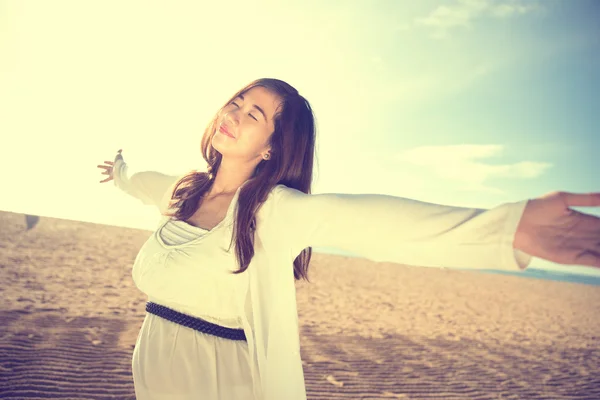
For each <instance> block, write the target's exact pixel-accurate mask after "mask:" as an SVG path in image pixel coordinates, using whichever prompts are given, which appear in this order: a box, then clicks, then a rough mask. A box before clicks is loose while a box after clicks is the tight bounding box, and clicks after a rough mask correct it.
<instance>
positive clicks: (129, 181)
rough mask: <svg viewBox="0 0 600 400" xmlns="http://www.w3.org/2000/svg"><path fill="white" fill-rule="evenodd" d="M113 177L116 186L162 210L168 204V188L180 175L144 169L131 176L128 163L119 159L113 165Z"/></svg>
mask: <svg viewBox="0 0 600 400" xmlns="http://www.w3.org/2000/svg"><path fill="white" fill-rule="evenodd" d="M113 178H114V182H115V186H116V187H118V188H119V189H121V190H123V191H124V192H125V193H128V194H130V195H131V196H133V197H135V198H137V199H139V200H141V201H142V202H143V203H144V204H148V205H153V206H155V207H157V208H158V209H159V210H160V211H161V212H162V211H164V210H166V208H167V206H168V201H169V198H168V197H167V190H168V189H169V188H170V187H171V185H173V184H175V182H176V181H177V180H178V178H179V176H175V175H165V174H163V173H160V172H156V171H143V172H136V173H134V174H133V175H132V176H131V177H130V176H129V175H128V171H127V163H125V161H123V160H122V159H118V160H116V161H115V163H114V166H113Z"/></svg>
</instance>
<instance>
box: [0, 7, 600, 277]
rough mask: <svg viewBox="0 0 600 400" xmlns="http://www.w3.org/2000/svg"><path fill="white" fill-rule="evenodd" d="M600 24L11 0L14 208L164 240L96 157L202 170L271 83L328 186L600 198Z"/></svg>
mask: <svg viewBox="0 0 600 400" xmlns="http://www.w3.org/2000/svg"><path fill="white" fill-rule="evenodd" d="M599 18H600V3H598V2H596V1H594V0H585V1H584V0H560V1H557V0H545V1H533V0H531V1H516V0H514V1H511V0H505V1H501V0H498V1H491V0H449V1H430V0H421V1H418V2H416V1H409V0H405V1H400V0H397V1H393V0H389V1H376V0H371V1H333V0H328V1H315V0H308V1H307V0H302V1H285V2H278V1H264V0H256V1H252V2H248V1H237V0H236V1H228V2H226V3H221V2H212V3H210V4H209V3H208V2H199V1H169V2H166V1H164V2H159V1H139V0H137V1H115V0H108V1H102V2H82V1H79V0H72V1H65V0H54V1H52V2H48V1H27V2H22V1H17V0H14V1H6V0H4V1H3V0H0V59H1V60H2V62H0V132H1V136H2V146H0V179H1V180H0V182H2V184H3V187H4V190H3V191H2V193H3V194H2V196H0V210H4V211H12V212H19V213H30V214H37V215H42V216H52V217H57V218H66V219H72V220H81V221H89V222H95V223H102V224H109V225H119V226H128V227H135V228H141V229H149V230H153V229H154V228H155V225H156V223H157V222H158V219H159V216H158V213H157V211H156V210H155V209H153V208H152V206H146V205H143V204H142V203H141V202H139V200H136V199H134V198H132V197H130V196H129V195H127V194H125V193H123V192H121V191H120V190H119V189H117V188H116V187H114V185H113V182H112V181H111V182H108V183H99V182H100V180H103V179H104V178H105V177H106V175H102V174H101V173H100V172H101V170H100V169H98V168H97V165H98V164H103V162H104V161H105V160H113V159H114V156H115V154H116V151H117V150H118V149H121V148H122V149H123V157H124V159H125V161H126V162H127V163H128V165H129V170H130V173H135V172H137V171H144V170H156V171H160V172H163V173H166V174H178V173H184V172H187V171H189V170H191V169H198V170H205V169H206V165H205V163H204V160H203V159H202V156H201V155H200V141H201V138H202V134H203V132H204V129H205V127H206V125H207V124H208V122H209V121H210V120H211V118H212V117H213V116H214V114H215V113H216V112H217V111H218V108H219V107H220V106H221V105H222V104H223V103H224V102H225V101H226V100H227V99H228V98H229V97H230V96H231V95H232V94H233V93H234V92H235V91H237V90H238V89H239V88H241V87H242V86H244V85H246V84H247V83H249V82H251V81H253V80H255V79H258V78H265V77H270V78H277V79H282V80H284V81H286V82H288V83H289V84H291V85H292V86H294V87H295V88H296V89H298V91H299V92H300V94H302V95H303V96H304V97H305V98H306V99H308V101H309V102H310V104H311V106H312V108H313V110H314V113H315V117H316V124H317V160H316V164H315V175H314V180H313V188H312V193H378V194H388V195H393V196H400V197H407V198H412V199H417V200H422V201H427V202H433V203H439V204H446V205H454V206H461V207H478V208H492V207H495V206H498V205H500V204H502V203H506V202H516V201H521V200H523V199H532V198H536V197H539V196H541V195H543V194H546V193H548V192H551V191H554V190H562V191H568V192H574V193H587V192H597V191H600V179H599V178H598V177H597V173H598V171H599V170H600V161H599V157H598V149H600V129H599V128H600V116H599V114H600V25H598V23H597V21H598V20H599ZM576 209H577V210H578V211H581V212H586V213H589V214H594V215H600V210H598V208H576ZM531 265H532V266H537V267H542V268H548V269H553V270H560V271H563V270H566V269H568V271H571V272H573V271H578V272H581V273H595V272H597V271H596V270H594V271H592V269H591V268H587V267H576V266H575V267H573V266H561V265H558V264H554V263H550V262H546V261H543V260H539V259H537V258H534V260H533V262H532V264H531Z"/></svg>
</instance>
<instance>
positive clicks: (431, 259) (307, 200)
mask: <svg viewBox="0 0 600 400" xmlns="http://www.w3.org/2000/svg"><path fill="white" fill-rule="evenodd" d="M273 191H274V193H273V195H274V202H273V207H272V211H271V212H270V214H271V215H270V216H269V219H272V221H271V222H272V223H273V224H272V225H271V226H272V227H273V231H272V232H271V234H272V235H273V236H277V240H280V241H285V242H287V246H288V248H289V249H290V250H291V251H292V254H293V255H295V256H296V255H298V254H299V253H300V252H301V251H302V250H303V249H304V248H306V247H309V246H319V247H321V246H323V247H334V248H339V249H342V250H346V251H349V252H352V253H356V254H359V255H361V256H363V257H365V258H368V259H370V260H373V261H377V262H379V261H387V262H394V263H400V264H408V265H414V266H430V267H455V268H477V269H504V270H522V269H525V268H526V267H527V266H528V265H529V263H530V262H531V258H532V257H531V256H530V255H528V254H526V253H524V252H522V251H520V250H517V249H515V248H514V247H513V240H514V236H515V233H516V230H517V226H518V224H519V221H520V219H521V216H522V213H523V210H524V209H525V206H526V204H527V202H528V200H523V201H520V202H516V203H505V204H501V205H499V206H497V207H495V208H492V209H490V210H486V209H479V208H464V207H451V206H446V205H439V204H433V203H427V202H422V201H417V200H413V199H408V198H402V197H395V196H389V195H381V194H338V193H332V194H330V193H326V194H310V195H309V194H306V193H303V192H301V191H299V190H296V189H291V188H288V187H287V186H284V185H277V186H276V187H275V188H274V189H273Z"/></svg>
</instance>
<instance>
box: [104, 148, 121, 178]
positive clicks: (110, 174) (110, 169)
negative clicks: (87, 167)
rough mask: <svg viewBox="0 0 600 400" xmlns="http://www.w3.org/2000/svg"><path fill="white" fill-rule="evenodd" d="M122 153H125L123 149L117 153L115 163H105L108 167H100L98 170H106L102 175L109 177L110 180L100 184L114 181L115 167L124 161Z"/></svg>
mask: <svg viewBox="0 0 600 400" xmlns="http://www.w3.org/2000/svg"><path fill="white" fill-rule="evenodd" d="M122 151H123V149H119V151H118V152H117V155H116V156H115V159H114V161H104V163H105V164H106V165H98V168H101V169H104V171H103V172H102V175H108V178H106V179H105V180H103V181H100V183H103V182H108V181H110V180H112V179H113V166H114V165H115V163H116V162H117V160H123V156H122V155H121V152H122Z"/></svg>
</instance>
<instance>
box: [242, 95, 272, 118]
mask: <svg viewBox="0 0 600 400" xmlns="http://www.w3.org/2000/svg"><path fill="white" fill-rule="evenodd" d="M238 97H239V98H240V99H242V100H244V96H243V95H241V94H240V95H239V96H238ZM252 107H253V108H256V109H257V110H258V111H260V113H261V114H262V115H263V118H264V119H265V121H267V122H269V121H268V120H267V114H265V112H264V111H263V109H262V108H260V107H259V106H257V105H256V104H252Z"/></svg>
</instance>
